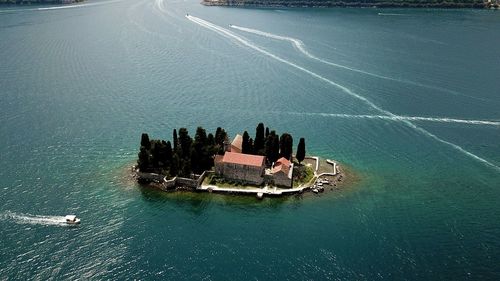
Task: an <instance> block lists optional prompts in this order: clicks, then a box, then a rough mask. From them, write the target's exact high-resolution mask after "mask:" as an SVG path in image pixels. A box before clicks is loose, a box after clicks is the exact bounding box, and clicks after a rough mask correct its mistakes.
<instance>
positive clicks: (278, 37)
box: [229, 24, 484, 100]
mask: <svg viewBox="0 0 500 281" xmlns="http://www.w3.org/2000/svg"><path fill="white" fill-rule="evenodd" d="M229 27H231V28H233V29H237V30H240V31H244V32H248V33H251V34H255V35H260V36H263V37H267V38H271V39H276V40H282V41H288V42H290V43H292V45H293V46H294V47H295V48H296V49H297V50H298V51H299V52H301V53H302V54H303V55H305V56H306V57H308V58H310V59H313V60H316V61H319V62H321V63H324V64H327V65H330V66H334V67H337V68H342V69H346V70H349V71H352V72H356V73H361V74H364V75H368V76H372V77H376V78H379V79H384V80H389V81H395V82H399V83H405V84H409V85H413V86H417V87H422V88H426V89H430V90H435V91H440V92H444V93H448V94H451V95H455V96H463V97H467V98H471V99H476V100H484V99H481V98H478V97H473V96H469V95H465V94H462V93H459V92H456V91H453V90H450V89H445V88H441V87H437V86H432V85H427V84H423V83H419V82H415V81H411V80H406V79H398V78H394V77H389V76H385V75H380V74H377V73H373V72H369V71H365V70H361V69H357V68H354V67H349V66H346V65H342V64H338V63H334V62H331V61H327V60H324V59H322V58H319V57H317V56H315V55H313V54H311V53H310V52H309V51H307V49H306V47H305V44H304V43H303V42H302V41H301V40H299V39H296V38H293V37H288V36H282V35H276V34H273V33H269V32H265V31H261V30H257V29H252V28H248V27H242V26H237V25H233V24H231V25H229Z"/></svg>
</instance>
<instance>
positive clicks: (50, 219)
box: [0, 212, 68, 226]
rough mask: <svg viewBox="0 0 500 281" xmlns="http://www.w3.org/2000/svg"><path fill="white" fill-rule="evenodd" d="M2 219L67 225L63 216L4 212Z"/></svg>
mask: <svg viewBox="0 0 500 281" xmlns="http://www.w3.org/2000/svg"><path fill="white" fill-rule="evenodd" d="M0 217H1V218H2V220H9V221H14V222H15V223H18V224H39V225H56V226H68V224H67V223H66V219H65V217H64V216H38V215H30V214H17V213H13V212H6V213H4V214H2V216H0Z"/></svg>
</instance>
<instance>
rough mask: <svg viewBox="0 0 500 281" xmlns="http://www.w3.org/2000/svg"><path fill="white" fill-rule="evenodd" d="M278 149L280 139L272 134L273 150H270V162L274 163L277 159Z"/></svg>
mask: <svg viewBox="0 0 500 281" xmlns="http://www.w3.org/2000/svg"><path fill="white" fill-rule="evenodd" d="M279 149H280V138H279V137H278V135H276V134H274V135H273V149H272V155H271V159H270V160H271V162H276V160H278V158H279Z"/></svg>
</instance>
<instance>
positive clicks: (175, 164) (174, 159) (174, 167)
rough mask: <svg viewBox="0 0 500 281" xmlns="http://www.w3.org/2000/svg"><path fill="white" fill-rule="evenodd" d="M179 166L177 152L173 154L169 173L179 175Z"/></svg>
mask: <svg viewBox="0 0 500 281" xmlns="http://www.w3.org/2000/svg"><path fill="white" fill-rule="evenodd" d="M179 166H180V161H179V156H178V155H177V154H173V155H172V162H171V163H170V170H169V173H170V175H171V176H172V177H175V176H177V175H179Z"/></svg>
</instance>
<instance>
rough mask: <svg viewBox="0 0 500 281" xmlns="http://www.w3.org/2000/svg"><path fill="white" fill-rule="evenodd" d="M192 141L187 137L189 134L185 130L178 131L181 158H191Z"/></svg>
mask: <svg viewBox="0 0 500 281" xmlns="http://www.w3.org/2000/svg"><path fill="white" fill-rule="evenodd" d="M192 143H193V139H192V138H191V137H190V136H189V132H188V130H187V129H186V128H180V129H179V145H180V147H181V153H182V155H181V156H182V158H185V159H189V158H191V144H192Z"/></svg>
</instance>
